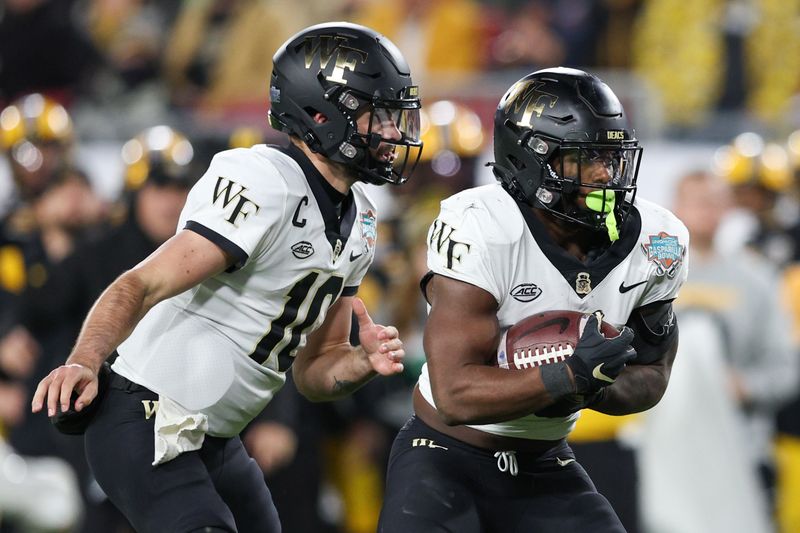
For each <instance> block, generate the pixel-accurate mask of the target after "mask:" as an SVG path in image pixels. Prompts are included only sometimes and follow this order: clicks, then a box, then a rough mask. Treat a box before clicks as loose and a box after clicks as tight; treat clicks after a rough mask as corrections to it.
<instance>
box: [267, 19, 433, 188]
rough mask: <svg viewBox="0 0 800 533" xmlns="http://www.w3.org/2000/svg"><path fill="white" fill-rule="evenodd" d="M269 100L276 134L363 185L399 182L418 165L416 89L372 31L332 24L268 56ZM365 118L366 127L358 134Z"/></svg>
mask: <svg viewBox="0 0 800 533" xmlns="http://www.w3.org/2000/svg"><path fill="white" fill-rule="evenodd" d="M270 100H271V104H270V110H269V119H270V124H271V125H272V127H273V128H275V129H277V130H280V131H283V132H286V133H288V134H290V135H294V136H297V137H298V138H300V139H301V140H303V141H304V142H305V143H306V145H308V147H309V148H310V149H311V150H313V151H314V152H317V153H320V154H322V155H324V156H325V157H327V158H328V159H331V160H332V161H336V162H338V163H343V164H344V165H347V166H348V167H349V168H351V169H353V171H354V172H355V175H356V177H357V178H358V179H360V180H363V181H367V182H371V183H377V184H383V183H393V184H400V183H404V182H405V181H406V180H408V178H409V176H410V174H411V172H412V171H413V169H414V167H415V166H416V164H417V161H418V160H419V156H420V153H421V151H422V142H421V141H420V140H419V109H420V100H419V90H418V88H417V86H415V85H414V84H413V82H412V80H411V74H410V70H409V68H408V64H407V63H406V60H405V59H404V58H403V55H402V54H401V53H400V51H399V50H398V49H397V47H396V46H395V45H394V44H393V43H392V42H391V41H389V40H388V39H387V38H386V37H384V36H383V35H381V34H379V33H377V32H375V31H373V30H371V29H369V28H366V27H364V26H359V25H357V24H350V23H346V22H334V23H327V24H319V25H316V26H312V27H310V28H306V29H305V30H302V31H301V32H300V33H298V34H296V35H295V36H293V37H291V38H290V39H289V40H288V41H286V43H284V45H283V46H281V47H280V49H279V50H278V51H277V52H276V54H275V56H274V57H273V69H272V78H271V81H270ZM367 112H368V113H369V124H370V126H369V128H370V129H369V131H361V132H359V131H358V128H357V120H358V118H359V117H361V116H363V114H364V113H367ZM316 113H321V114H323V115H324V116H325V117H326V119H327V120H326V121H324V122H317V121H315V120H314V115H315V114H316Z"/></svg>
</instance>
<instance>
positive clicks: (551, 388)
mask: <svg viewBox="0 0 800 533" xmlns="http://www.w3.org/2000/svg"><path fill="white" fill-rule="evenodd" d="M541 373H542V383H544V388H545V389H547V392H548V393H549V394H550V396H551V397H552V398H553V399H554V400H556V399H558V398H561V397H562V396H566V395H567V394H573V393H574V392H575V385H573V384H572V381H571V380H570V379H569V371H568V370H567V364H566V363H563V362H562V363H554V364H550V365H543V366H542V367H541Z"/></svg>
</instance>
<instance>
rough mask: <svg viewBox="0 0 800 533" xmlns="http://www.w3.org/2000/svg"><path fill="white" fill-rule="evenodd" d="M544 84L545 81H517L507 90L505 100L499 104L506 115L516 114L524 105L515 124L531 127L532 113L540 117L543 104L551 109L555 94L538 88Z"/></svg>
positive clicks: (554, 101)
mask: <svg viewBox="0 0 800 533" xmlns="http://www.w3.org/2000/svg"><path fill="white" fill-rule="evenodd" d="M544 85H545V83H544V82H541V81H530V80H529V81H523V82H518V83H517V84H516V85H515V86H514V87H513V88H512V89H511V90H510V91H509V93H508V97H507V98H506V101H505V102H502V103H501V104H500V105H501V106H502V107H503V109H504V110H505V112H506V114H507V115H512V114H513V115H517V114H518V113H519V111H520V109H522V107H523V106H524V107H525V111H524V112H523V113H522V116H521V117H520V119H519V120H518V121H517V126H522V127H525V128H530V127H532V126H533V114H534V113H536V117H537V118H538V117H541V116H542V113H544V110H545V106H547V107H550V108H551V109H552V108H553V107H554V106H555V105H556V102H558V97H557V96H556V95H554V94H550V93H547V92H544V91H542V90H540V89H541V88H542V87H544Z"/></svg>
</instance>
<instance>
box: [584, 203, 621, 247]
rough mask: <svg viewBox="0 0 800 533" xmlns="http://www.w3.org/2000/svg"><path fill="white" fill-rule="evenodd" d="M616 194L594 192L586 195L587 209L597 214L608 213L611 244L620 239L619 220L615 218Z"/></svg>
mask: <svg viewBox="0 0 800 533" xmlns="http://www.w3.org/2000/svg"><path fill="white" fill-rule="evenodd" d="M615 196H616V195H615V194H614V193H608V192H606V193H605V194H604V191H592V192H590V193H589V194H587V195H586V207H588V208H589V209H591V210H592V211H595V212H597V213H608V215H607V216H606V229H607V230H608V238H609V239H610V240H611V242H614V241H616V240H617V239H619V230H618V229H617V219H616V217H615V216H614V198H615Z"/></svg>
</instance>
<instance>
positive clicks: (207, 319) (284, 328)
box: [32, 23, 422, 533]
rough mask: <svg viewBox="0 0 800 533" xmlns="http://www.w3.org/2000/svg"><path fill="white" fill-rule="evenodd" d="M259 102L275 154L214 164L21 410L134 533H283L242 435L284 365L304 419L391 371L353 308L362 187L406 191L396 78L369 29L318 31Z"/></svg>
mask: <svg viewBox="0 0 800 533" xmlns="http://www.w3.org/2000/svg"><path fill="white" fill-rule="evenodd" d="M270 100H271V103H270V120H271V124H272V125H273V127H275V128H276V129H278V130H281V131H284V132H286V133H288V134H289V139H290V143H289V146H288V148H277V147H270V146H265V145H257V146H254V147H252V148H249V149H235V150H230V151H226V152H222V153H220V154H217V155H216V156H215V157H214V159H213V161H212V163H211V165H210V167H209V168H208V171H207V172H206V173H205V174H204V175H203V176H202V177H201V178H200V180H199V181H198V182H197V183H196V185H195V186H194V187H193V188H192V190H191V191H190V193H189V196H188V199H187V201H186V204H185V207H184V209H183V212H182V214H181V217H180V222H179V228H178V233H177V234H176V235H175V236H174V237H172V238H171V239H170V240H169V241H167V242H166V243H165V244H164V245H163V246H162V247H161V248H159V249H158V250H157V251H156V252H155V253H153V254H152V255H151V256H150V257H148V258H147V259H145V260H144V261H142V262H141V263H140V264H139V265H137V266H136V267H134V268H133V269H131V270H130V271H128V272H126V273H124V274H123V275H122V276H120V277H119V278H118V279H117V280H116V281H115V282H114V283H113V284H112V285H111V286H109V288H108V289H107V290H106V291H105V292H104V293H103V295H102V296H101V297H100V299H99V300H98V301H97V303H96V304H95V306H94V307H93V309H92V311H91V312H90V313H89V316H88V317H87V319H86V321H85V323H84V326H83V328H82V330H81V333H80V336H79V338H78V341H77V343H76V345H75V348H74V349H73V351H72V353H71V354H70V356H69V358H68V360H67V362H66V364H65V365H64V366H61V367H59V368H57V369H55V370H54V371H53V372H51V373H50V375H49V376H48V377H46V378H45V379H44V380H42V382H41V383H40V384H39V387H38V389H37V391H36V393H35V395H34V399H33V406H32V407H33V410H34V411H38V410H41V409H42V408H43V406H44V405H45V404H46V405H47V409H48V414H49V415H50V416H51V417H53V416H54V415H56V411H57V408H58V407H60V408H61V411H62V413H61V417H62V418H64V419H67V420H70V421H71V422H70V424H69V425H70V429H71V430H74V429H75V428H76V427H78V428H80V429H81V430H82V431H85V433H84V435H85V439H84V441H85V444H86V455H87V458H88V460H89V465H90V467H91V468H92V472H93V474H94V476H95V478H96V479H97V481H98V483H99V484H100V486H101V487H102V488H103V490H104V492H105V493H106V494H107V495H108V497H109V499H110V500H111V501H112V502H113V503H114V504H115V505H116V506H117V507H119V509H120V510H121V511H122V512H123V513H124V514H125V516H126V517H127V518H128V520H129V521H130V522H131V524H132V525H133V526H134V528H135V529H136V530H137V531H140V532H162V531H169V532H176V533H178V532H191V531H204V532H206V531H211V532H216V531H227V532H236V531H239V532H244V531H252V532H259V533H271V532H278V531H280V523H279V521H278V518H277V512H276V509H275V506H274V504H273V502H272V499H271V496H270V494H269V490H268V489H267V487H266V485H265V483H264V479H263V475H262V472H261V471H260V469H259V468H258V467H257V466H256V464H255V462H254V461H252V460H250V459H249V457H248V456H247V453H246V451H245V450H244V447H243V446H242V442H241V440H240V439H239V437H238V434H239V432H240V431H241V430H242V429H243V428H244V427H245V425H247V424H248V423H249V422H250V421H251V420H252V419H253V418H254V417H255V416H256V415H257V414H258V413H259V412H260V411H261V410H262V409H263V408H264V406H265V405H266V404H267V403H268V402H269V401H270V399H271V398H272V396H273V394H274V393H275V392H276V391H277V390H278V389H279V388H280V387H281V386H282V385H283V383H284V381H285V379H286V377H285V372H286V370H287V369H288V368H289V366H290V365H291V366H292V369H293V373H292V375H293V379H294V381H295V384H296V386H297V389H298V390H299V391H300V392H301V393H303V394H304V395H305V396H306V397H308V398H309V399H312V400H315V401H320V400H331V399H336V398H339V397H342V396H344V395H346V394H349V393H350V392H352V391H354V390H355V389H356V388H358V387H359V386H361V385H363V384H364V383H366V382H367V381H368V380H369V379H371V378H372V377H374V376H376V375H378V374H380V375H392V374H396V373H398V372H401V371H402V369H403V363H402V360H403V357H404V350H403V344H402V341H401V340H400V339H399V336H398V332H397V329H396V328H394V327H392V326H388V327H384V326H381V325H377V324H374V323H373V322H372V320H371V319H370V317H369V314H368V313H367V311H366V309H365V307H364V304H363V303H362V302H361V300H359V299H357V298H355V294H356V291H357V289H358V286H359V284H360V282H361V280H362V278H363V276H364V274H365V272H366V271H367V268H368V267H369V265H370V263H371V261H372V258H373V255H374V253H375V242H376V238H377V232H376V229H377V214H376V210H375V206H374V205H373V203H372V202H371V201H370V199H369V198H368V197H367V195H366V194H365V193H364V186H363V183H361V182H370V183H377V184H382V183H393V184H401V183H403V182H404V181H405V180H407V179H408V177H409V174H410V172H411V170H413V166H414V165H415V164H416V161H417V159H418V157H419V153H420V150H421V147H422V143H421V142H420V141H419V108H420V100H419V95H418V91H417V87H416V86H414V85H413V84H412V81H411V75H410V72H409V69H408V65H407V64H406V62H405V60H404V59H403V56H402V55H401V54H400V52H399V51H398V50H397V48H396V47H395V46H394V45H393V44H392V43H391V42H390V41H388V40H387V39H386V38H385V37H383V36H382V35H380V34H378V33H376V32H374V31H373V30H370V29H369V28H365V27H363V26H358V25H354V24H349V23H330V24H320V25H317V26H312V27H310V28H307V29H305V30H303V31H301V32H300V33H298V34H297V35H295V36H293V37H292V38H290V39H289V40H288V41H287V42H286V43H285V44H284V45H283V46H282V47H281V48H280V49H279V50H278V52H277V53H276V54H275V56H274V59H273V72H272V77H271V81H270ZM353 315H355V317H356V318H357V321H358V328H359V332H358V338H359V343H358V345H357V346H354V345H351V343H350V338H351V326H352V321H351V317H352V316H353ZM115 349H116V350H117V351H118V353H119V357H118V358H117V359H116V361H115V363H114V364H113V366H112V367H111V369H110V370H109V369H107V368H105V367H104V366H103V362H104V361H105V359H106V358H107V357H108V356H109V355H110V354H111V353H112V352H113V351H114V350H115ZM98 372H100V373H101V377H102V380H99V379H98ZM101 385H102V387H101ZM73 392H74V394H73ZM81 423H82V425H81ZM57 427H58V426H57Z"/></svg>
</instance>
